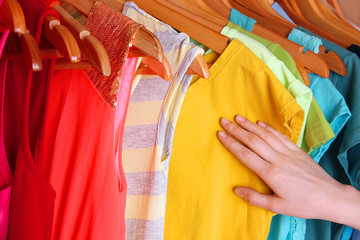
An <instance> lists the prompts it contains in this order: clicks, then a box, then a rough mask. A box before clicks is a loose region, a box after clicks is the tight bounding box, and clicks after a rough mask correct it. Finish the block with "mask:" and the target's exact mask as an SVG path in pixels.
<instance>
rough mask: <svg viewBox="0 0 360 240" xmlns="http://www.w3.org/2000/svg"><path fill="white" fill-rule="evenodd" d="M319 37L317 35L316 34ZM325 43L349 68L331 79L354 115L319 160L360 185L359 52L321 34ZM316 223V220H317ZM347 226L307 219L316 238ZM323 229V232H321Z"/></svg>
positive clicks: (340, 177)
mask: <svg viewBox="0 0 360 240" xmlns="http://www.w3.org/2000/svg"><path fill="white" fill-rule="evenodd" d="M297 29H298V30H301V31H303V32H306V33H308V34H310V35H313V36H315V35H314V34H313V33H311V32H309V31H307V30H305V29H303V28H301V27H298V28H297ZM317 37H318V36H317ZM319 38H320V39H321V40H322V42H323V44H324V46H325V47H326V48H327V49H328V50H329V51H333V52H335V53H336V54H337V55H339V57H340V58H341V59H342V60H343V62H344V64H345V66H346V69H347V71H348V75H347V76H340V75H338V74H336V73H334V72H331V73H330V77H329V79H330V80H331V82H332V83H333V84H334V85H335V87H336V88H337V89H338V90H339V91H340V93H341V94H342V95H343V96H344V98H345V101H346V103H347V105H348V107H349V109H350V111H351V114H352V116H351V118H350V119H349V121H348V122H347V124H346V126H345V128H344V129H343V130H342V131H341V132H340V134H339V136H338V137H337V138H336V139H335V140H334V142H333V144H332V145H331V147H330V148H329V150H328V151H327V152H326V153H325V154H324V156H323V157H322V158H321V160H320V162H319V164H320V166H322V167H323V168H324V169H325V170H326V171H327V172H328V173H329V174H330V175H331V176H332V177H334V178H335V179H336V180H338V181H340V182H342V183H345V184H349V183H350V184H351V185H353V186H354V187H355V188H357V189H360V184H359V179H357V176H359V174H358V172H359V171H360V167H359V166H360V165H359V161H358V157H357V155H358V146H360V145H359V144H358V143H360V136H358V134H354V133H355V132H356V130H357V129H359V127H360V125H359V124H360V123H359V120H358V118H359V113H360V112H359V111H360V110H359V107H358V104H359V102H360V99H359V97H358V96H359V95H358V94H357V93H356V89H358V87H359V86H358V85H359V84H360V83H359V80H360V75H359V74H360V59H359V58H358V57H357V56H356V54H354V53H351V52H349V51H348V50H346V49H344V48H341V47H339V46H337V45H336V44H333V43H331V42H329V41H327V40H326V39H323V38H321V37H319ZM315 223H316V224H315ZM343 229H344V227H343V226H342V225H340V224H335V223H330V222H327V221H321V220H309V221H307V231H306V238H307V239H313V237H314V236H316V237H317V239H330V238H331V239H340V238H341V236H342V233H343ZM319 231H321V232H322V233H320V232H319Z"/></svg>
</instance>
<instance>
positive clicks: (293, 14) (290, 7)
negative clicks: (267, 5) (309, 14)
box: [276, 0, 348, 48]
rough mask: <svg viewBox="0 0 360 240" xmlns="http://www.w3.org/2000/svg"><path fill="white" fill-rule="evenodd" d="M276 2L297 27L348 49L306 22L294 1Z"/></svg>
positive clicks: (283, 0)
mask: <svg viewBox="0 0 360 240" xmlns="http://www.w3.org/2000/svg"><path fill="white" fill-rule="evenodd" d="M276 2H277V3H278V4H279V5H280V6H281V7H282V8H283V9H284V10H285V12H286V13H287V14H288V15H289V17H290V18H291V20H293V21H294V22H295V23H296V24H297V25H299V26H302V27H304V28H306V29H308V30H310V31H311V32H313V33H316V34H317V35H319V36H321V37H323V38H325V39H327V40H329V41H330V42H333V43H335V44H337V45H339V46H341V47H345V48H346V47H348V46H347V44H345V43H344V42H343V41H341V40H340V39H337V38H335V37H333V36H332V35H330V34H329V33H326V32H325V31H324V30H322V29H321V28H319V27H317V26H315V25H313V24H311V23H310V22H309V21H307V20H306V18H304V16H303V15H302V13H301V11H300V9H299V7H298V6H297V4H296V0H276Z"/></svg>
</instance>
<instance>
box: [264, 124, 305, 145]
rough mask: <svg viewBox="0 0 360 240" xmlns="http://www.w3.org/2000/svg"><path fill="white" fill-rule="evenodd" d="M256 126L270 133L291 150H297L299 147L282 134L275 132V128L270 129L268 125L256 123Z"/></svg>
mask: <svg viewBox="0 0 360 240" xmlns="http://www.w3.org/2000/svg"><path fill="white" fill-rule="evenodd" d="M258 125H259V126H260V127H263V128H265V129H266V130H268V131H270V132H271V133H272V134H274V135H275V136H276V137H277V138H278V139H279V140H280V141H281V142H282V143H283V144H284V145H285V146H286V147H288V148H290V149H291V150H299V147H298V146H297V145H296V144H295V143H294V142H292V141H291V140H290V139H289V138H288V137H287V136H285V135H284V134H282V133H280V132H279V131H277V130H276V129H275V128H273V127H271V126H270V125H269V124H266V123H264V122H261V121H258Z"/></svg>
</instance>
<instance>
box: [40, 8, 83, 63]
mask: <svg viewBox="0 0 360 240" xmlns="http://www.w3.org/2000/svg"><path fill="white" fill-rule="evenodd" d="M42 34H43V35H44V36H45V37H46V38H47V39H48V40H49V42H50V43H51V44H52V45H53V46H54V47H55V48H56V49H57V50H58V51H59V52H60V53H61V54H62V55H63V56H64V57H65V58H66V59H67V60H68V61H69V62H71V63H75V62H80V61H81V54H80V48H79V45H78V43H77V42H76V39H75V38H74V36H73V35H72V34H71V32H70V31H69V30H68V29H67V28H66V27H65V26H63V25H60V21H59V20H57V19H56V18H55V17H54V16H52V15H48V16H46V17H45V19H44V24H43V32H42Z"/></svg>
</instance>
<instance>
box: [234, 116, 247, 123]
mask: <svg viewBox="0 0 360 240" xmlns="http://www.w3.org/2000/svg"><path fill="white" fill-rule="evenodd" d="M235 120H236V121H238V122H245V120H246V119H245V118H244V117H242V116H240V115H236V117H235Z"/></svg>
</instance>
